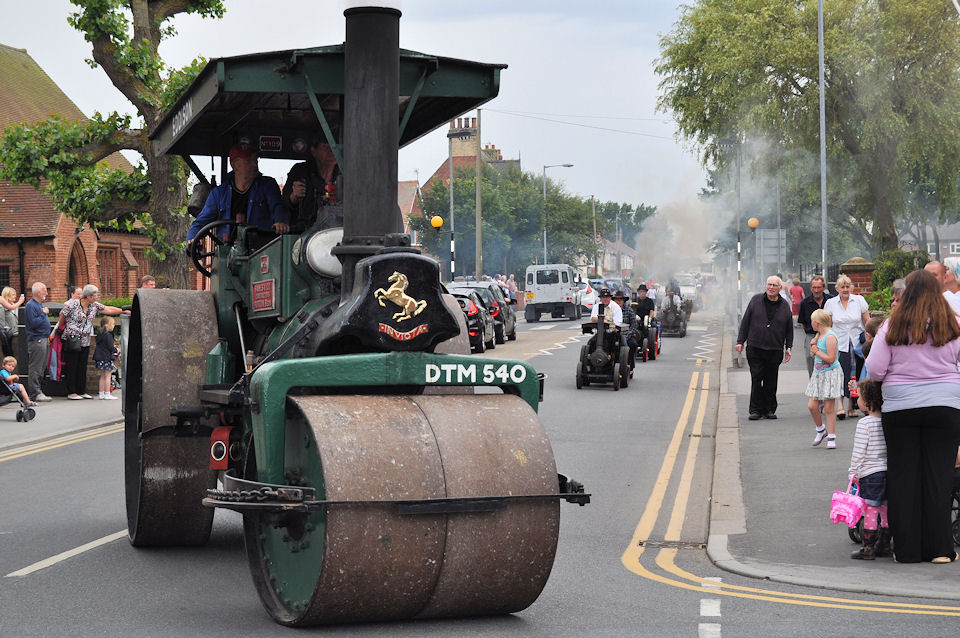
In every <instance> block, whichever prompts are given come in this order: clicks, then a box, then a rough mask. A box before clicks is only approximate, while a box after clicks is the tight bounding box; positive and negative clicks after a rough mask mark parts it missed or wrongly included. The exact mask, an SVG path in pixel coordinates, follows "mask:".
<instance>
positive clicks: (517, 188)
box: [410, 166, 655, 275]
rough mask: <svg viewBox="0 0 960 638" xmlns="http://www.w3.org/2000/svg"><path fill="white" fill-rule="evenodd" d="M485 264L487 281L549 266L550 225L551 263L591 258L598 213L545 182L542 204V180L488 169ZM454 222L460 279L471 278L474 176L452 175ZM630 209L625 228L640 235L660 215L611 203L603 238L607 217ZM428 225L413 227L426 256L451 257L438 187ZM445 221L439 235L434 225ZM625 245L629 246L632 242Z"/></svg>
mask: <svg viewBox="0 0 960 638" xmlns="http://www.w3.org/2000/svg"><path fill="white" fill-rule="evenodd" d="M482 180H483V182H482V185H483V189H482V207H483V264H484V270H485V271H486V273H487V274H493V273H497V272H499V273H503V274H509V273H514V274H519V273H523V272H524V271H525V270H526V267H527V266H528V265H530V264H533V263H541V262H542V261H543V243H542V241H543V224H544V220H545V221H546V225H547V249H548V250H547V259H548V260H549V261H550V262H558V263H574V262H575V261H577V259H578V258H579V257H580V256H582V255H590V256H592V255H593V252H594V250H595V249H596V248H597V246H598V244H597V241H598V240H597V239H595V238H594V233H593V213H592V210H591V203H590V201H589V200H584V199H583V198H580V197H576V196H572V195H569V194H567V193H565V192H564V191H563V189H562V188H561V187H560V186H559V185H558V184H557V183H556V182H553V181H551V180H550V179H549V178H548V180H547V198H546V201H544V199H543V190H542V189H543V183H542V181H541V180H542V177H541V176H540V175H536V174H533V173H526V172H522V171H520V170H518V169H508V170H498V169H495V168H492V167H490V166H484V167H483V173H482ZM453 196H454V197H453V199H454V216H455V224H454V226H455V234H456V251H457V254H456V261H457V275H465V274H472V273H473V272H474V269H475V263H476V173H475V171H473V170H471V169H463V170H461V171H457V172H456V173H455V175H454V193H453ZM621 206H622V207H624V210H625V211H626V212H625V213H624V214H623V216H622V218H621V223H622V224H625V228H628V229H630V232H634V234H635V231H634V230H633V229H634V228H635V227H636V228H637V229H639V227H640V225H642V220H643V219H646V218H647V217H649V216H651V215H652V214H653V213H654V212H655V209H653V208H651V207H646V206H642V205H641V206H639V207H637V208H636V209H634V208H632V207H630V206H626V205H621V204H613V203H610V202H607V203H598V204H597V231H598V234H600V235H601V236H602V234H603V233H604V230H605V228H606V226H605V224H607V222H606V221H605V219H604V217H603V215H602V212H601V211H602V210H603V209H609V210H613V208H614V207H616V208H618V209H619V207H621ZM423 209H424V213H425V217H423V218H418V219H412V220H411V221H410V224H411V227H413V228H414V229H416V230H418V231H420V237H421V243H422V245H423V247H424V249H425V250H426V251H427V252H429V253H431V254H434V255H436V256H438V257H440V258H442V259H448V258H449V251H450V243H449V242H450V225H449V216H450V211H449V209H450V191H449V190H448V188H447V186H446V185H445V184H443V183H440V182H438V183H437V184H435V185H434V186H433V187H432V188H431V189H430V190H429V191H427V192H424V194H423ZM434 215H439V216H440V217H442V218H443V220H444V226H443V228H442V229H441V230H440V231H439V232H437V231H434V230H433V229H432V227H431V226H430V218H431V217H432V216H434ZM624 238H625V239H627V236H626V234H625V235H624Z"/></svg>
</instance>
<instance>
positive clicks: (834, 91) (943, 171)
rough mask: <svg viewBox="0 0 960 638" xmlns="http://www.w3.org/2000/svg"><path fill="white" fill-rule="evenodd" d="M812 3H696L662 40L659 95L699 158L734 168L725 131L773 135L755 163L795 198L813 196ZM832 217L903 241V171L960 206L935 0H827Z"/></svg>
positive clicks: (954, 57) (955, 63)
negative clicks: (900, 231)
mask: <svg viewBox="0 0 960 638" xmlns="http://www.w3.org/2000/svg"><path fill="white" fill-rule="evenodd" d="M816 4H817V3H816V2H815V1H814V0H800V1H797V0H697V1H696V2H694V3H693V4H691V5H688V6H685V7H684V8H683V9H682V10H681V16H680V19H679V20H678V21H677V23H676V24H675V25H674V28H673V30H672V31H671V32H670V33H669V34H667V35H666V36H664V37H662V38H661V58H660V60H659V63H658V65H657V67H656V70H657V73H658V74H659V75H660V76H661V77H662V78H663V79H662V81H661V84H660V87H661V90H662V95H661V98H660V102H659V106H660V108H661V109H663V110H669V111H672V112H673V114H674V116H675V118H676V120H677V123H678V126H679V129H680V132H681V134H682V135H683V136H684V137H686V138H687V139H688V140H690V141H691V142H692V143H693V144H695V145H696V146H698V147H699V149H700V153H701V156H702V158H703V160H704V162H705V163H718V164H723V165H727V166H729V165H731V164H732V161H731V159H732V158H731V157H730V154H728V153H723V152H721V149H720V147H719V144H718V143H719V141H720V140H724V139H730V138H736V139H740V140H741V141H743V142H753V141H762V142H763V143H764V144H766V145H768V146H767V148H768V150H767V151H766V152H763V153H760V154H759V157H758V158H757V159H756V160H755V161H754V164H755V166H754V168H755V169H756V170H759V171H762V172H765V173H766V174H768V175H777V176H778V177H779V178H780V179H782V180H783V188H784V192H785V193H786V194H787V196H789V197H794V198H796V200H797V207H798V208H806V207H807V203H808V202H810V201H811V200H813V199H814V198H815V197H816V198H818V197H819V195H818V194H816V195H815V193H817V191H818V190H819V187H818V186H819V185H818V179H817V176H818V173H819V168H818V164H817V163H816V162H815V161H812V159H813V158H816V157H817V156H818V155H819V124H818V118H819V107H818V100H819V87H818V78H817V66H818V65H817V31H816V25H817V10H816ZM824 8H825V11H826V15H825V29H826V31H825V37H824V41H825V53H826V55H825V58H826V92H825V95H826V121H827V127H828V130H827V152H828V170H829V171H830V173H829V175H828V186H829V189H830V191H829V193H828V201H829V205H830V213H831V220H830V221H831V225H838V226H840V227H844V228H847V229H848V230H849V231H850V232H851V233H853V235H854V236H862V237H864V238H870V239H872V240H873V243H874V244H875V245H876V246H877V247H878V248H880V249H881V250H890V249H893V248H896V247H897V245H898V231H897V220H898V218H899V217H900V216H902V215H903V214H904V212H905V208H906V201H907V193H908V191H909V187H908V180H909V178H910V176H911V175H915V174H919V175H920V176H921V177H922V178H923V179H925V180H928V181H930V182H932V183H933V184H935V185H936V188H935V195H936V200H937V203H938V206H939V208H941V209H944V210H947V209H952V208H954V207H956V205H957V186H956V181H957V178H956V176H957V173H958V171H960V112H958V111H957V109H956V104H957V101H958V98H960V77H958V73H957V69H958V68H960V26H958V18H957V14H956V11H955V9H954V8H953V6H952V5H951V4H950V3H946V2H941V1H940V0H916V1H911V2H905V1H897V2H895V1H891V0H835V1H833V2H830V3H825V6H824Z"/></svg>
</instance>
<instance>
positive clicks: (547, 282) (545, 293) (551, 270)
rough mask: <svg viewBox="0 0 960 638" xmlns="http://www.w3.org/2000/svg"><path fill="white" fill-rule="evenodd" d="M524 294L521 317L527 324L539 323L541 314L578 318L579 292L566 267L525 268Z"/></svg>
mask: <svg viewBox="0 0 960 638" xmlns="http://www.w3.org/2000/svg"><path fill="white" fill-rule="evenodd" d="M524 291H525V297H524V299H525V301H526V308H525V309H524V317H525V318H526V320H527V322H528V323H534V322H537V321H540V315H542V314H549V315H550V316H551V317H552V318H554V319H558V318H560V317H566V318H567V319H571V320H573V319H579V318H580V316H581V309H580V304H581V300H580V297H581V292H580V288H579V287H577V282H576V279H575V271H574V269H573V266H570V265H569V264H543V265H538V266H527V280H526V286H525V287H524Z"/></svg>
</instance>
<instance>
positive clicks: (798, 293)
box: [790, 277, 803, 317]
mask: <svg viewBox="0 0 960 638" xmlns="http://www.w3.org/2000/svg"><path fill="white" fill-rule="evenodd" d="M790 297H791V298H792V299H793V308H792V310H793V316H794V317H796V316H797V315H799V314H800V302H801V301H803V288H802V287H801V286H800V280H799V279H797V278H796V277H794V279H793V285H792V286H791V287H790Z"/></svg>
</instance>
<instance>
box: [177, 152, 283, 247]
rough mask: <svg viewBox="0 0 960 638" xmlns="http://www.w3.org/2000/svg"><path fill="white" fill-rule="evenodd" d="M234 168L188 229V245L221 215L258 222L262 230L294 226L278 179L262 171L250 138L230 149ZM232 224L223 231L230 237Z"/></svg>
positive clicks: (251, 223) (227, 217) (211, 194)
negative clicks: (263, 173) (249, 140)
mask: <svg viewBox="0 0 960 638" xmlns="http://www.w3.org/2000/svg"><path fill="white" fill-rule="evenodd" d="M230 168H232V169H233V170H232V171H231V172H230V173H227V178H226V179H225V180H223V184H221V185H220V186H217V187H216V188H214V189H213V190H212V191H210V194H209V195H208V196H207V201H206V203H205V204H204V205H203V210H201V211H200V214H199V215H197V218H196V219H195V220H193V223H192V224H190V228H189V230H187V245H189V244H190V242H192V241H193V238H194V237H196V236H197V233H198V232H200V230H201V229H202V228H203V227H204V226H206V225H207V224H209V223H210V222H214V221H217V220H218V219H234V220H236V221H237V223H238V224H246V225H248V226H256V227H257V228H260V229H262V230H272V231H273V232H275V233H286V232H288V231H289V230H290V213H289V211H288V210H287V207H286V206H284V205H283V199H282V198H281V196H280V187H279V186H278V185H277V180H275V179H273V178H272V177H267V176H265V175H262V174H261V173H260V168H259V166H258V165H257V150H256V149H255V148H254V147H253V146H251V145H250V144H248V143H246V142H241V143H239V144H234V145H233V147H232V148H231V149H230ZM230 232H231V230H230V227H229V226H224V227H223V229H222V231H221V232H220V235H221V236H222V237H229V235H230Z"/></svg>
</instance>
